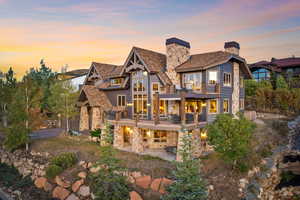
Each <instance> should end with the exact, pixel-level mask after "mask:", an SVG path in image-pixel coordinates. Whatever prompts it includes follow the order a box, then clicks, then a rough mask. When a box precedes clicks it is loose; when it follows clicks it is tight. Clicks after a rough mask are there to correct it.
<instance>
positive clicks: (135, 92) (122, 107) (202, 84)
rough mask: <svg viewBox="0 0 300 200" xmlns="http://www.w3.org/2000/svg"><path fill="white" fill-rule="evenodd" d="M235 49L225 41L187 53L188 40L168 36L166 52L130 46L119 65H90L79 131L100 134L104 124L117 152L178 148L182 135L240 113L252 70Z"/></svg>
mask: <svg viewBox="0 0 300 200" xmlns="http://www.w3.org/2000/svg"><path fill="white" fill-rule="evenodd" d="M239 49H240V46H239V44H238V43H237V42H227V43H225V51H216V52H209V53H203V54H195V55H190V44H189V43H188V42H185V41H183V40H180V39H177V38H170V39H167V40H166V54H162V53H158V52H154V51H151V50H147V49H142V48H138V47H133V48H132V50H131V51H130V53H129V55H128V57H127V59H126V61H125V63H124V65H121V66H118V65H111V64H103V63H96V62H93V63H92V65H91V67H90V70H89V73H88V76H87V78H86V80H85V84H84V86H83V88H82V90H81V93H80V97H79V103H78V105H79V106H80V109H81V116H80V117H81V120H80V130H89V129H96V128H101V129H103V131H104V123H105V121H108V122H109V123H110V124H112V125H113V127H114V146H115V147H116V148H119V149H124V148H126V149H129V150H131V151H133V152H136V153H141V152H144V151H146V150H149V149H160V148H161V149H163V148H165V147H168V146H177V148H180V145H179V144H180V142H179V141H180V140H181V137H182V136H183V135H184V134H185V133H192V132H194V133H199V132H200V131H201V129H202V128H203V127H205V125H206V124H207V123H210V122H212V121H213V120H214V119H215V118H216V115H217V114H219V113H232V114H236V113H237V112H239V111H242V110H243V109H244V96H245V92H244V84H243V80H244V79H248V78H251V72H250V71H249V69H248V67H247V64H246V61H245V59H244V58H242V57H240V56H239ZM104 133H105V132H104ZM104 133H103V134H104ZM195 135H199V134H195ZM198 139H199V138H198ZM177 159H179V157H177Z"/></svg>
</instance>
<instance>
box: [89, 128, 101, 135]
mask: <svg viewBox="0 0 300 200" xmlns="http://www.w3.org/2000/svg"><path fill="white" fill-rule="evenodd" d="M90 135H91V136H92V137H100V136H101V129H99V128H98V129H95V130H92V131H90Z"/></svg>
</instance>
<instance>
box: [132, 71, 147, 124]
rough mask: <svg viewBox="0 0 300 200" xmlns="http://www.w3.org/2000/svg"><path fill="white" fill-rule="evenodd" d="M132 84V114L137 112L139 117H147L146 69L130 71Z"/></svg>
mask: <svg viewBox="0 0 300 200" xmlns="http://www.w3.org/2000/svg"><path fill="white" fill-rule="evenodd" d="M132 84H133V91H132V93H133V94H132V95H133V114H134V116H136V115H137V114H139V116H140V117H141V118H144V119H145V118H147V115H148V112H147V110H148V108H147V103H148V102H147V99H148V96H147V88H148V87H147V84H148V73H147V72H146V71H141V70H140V71H135V72H133V73H132Z"/></svg>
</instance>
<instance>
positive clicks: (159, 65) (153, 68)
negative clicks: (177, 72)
mask: <svg viewBox="0 0 300 200" xmlns="http://www.w3.org/2000/svg"><path fill="white" fill-rule="evenodd" d="M133 50H134V51H136V52H137V54H138V55H139V56H140V57H141V59H142V60H143V61H144V62H145V64H146V65H147V67H148V69H149V70H150V72H161V71H163V70H164V69H165V67H166V65H167V58H166V55H164V54H162V53H158V52H155V51H151V50H148V49H142V48H139V47H133Z"/></svg>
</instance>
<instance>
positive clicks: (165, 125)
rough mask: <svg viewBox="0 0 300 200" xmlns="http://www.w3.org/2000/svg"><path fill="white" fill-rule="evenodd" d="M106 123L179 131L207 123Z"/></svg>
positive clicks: (131, 121) (128, 121)
mask: <svg viewBox="0 0 300 200" xmlns="http://www.w3.org/2000/svg"><path fill="white" fill-rule="evenodd" d="M108 122H110V123H112V124H114V125H116V124H118V125H121V126H137V127H138V128H146V129H152V130H165V131H179V130H182V129H183V128H185V129H187V130H193V129H195V128H202V127H204V126H205V125H206V124H207V122H198V123H189V124H185V125H182V124H174V123H172V122H170V121H167V120H161V121H160V122H159V124H155V123H154V121H153V120H140V121H138V122H137V123H136V120H134V119H120V120H108Z"/></svg>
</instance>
